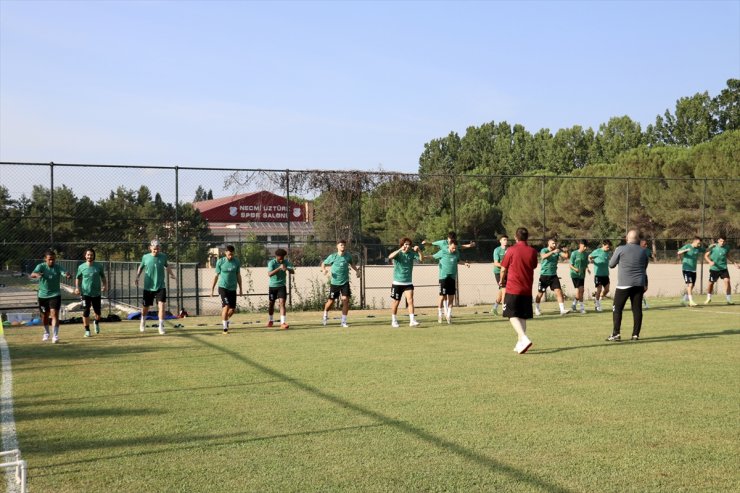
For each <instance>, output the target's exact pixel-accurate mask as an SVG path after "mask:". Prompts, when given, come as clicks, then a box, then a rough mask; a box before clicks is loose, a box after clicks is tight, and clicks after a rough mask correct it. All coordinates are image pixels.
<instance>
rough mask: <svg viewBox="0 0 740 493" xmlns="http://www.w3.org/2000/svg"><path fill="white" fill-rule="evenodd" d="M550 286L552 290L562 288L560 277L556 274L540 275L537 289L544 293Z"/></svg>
mask: <svg viewBox="0 0 740 493" xmlns="http://www.w3.org/2000/svg"><path fill="white" fill-rule="evenodd" d="M547 288H550V289H551V290H552V291H555V290H556V289H562V288H561V287H560V278H559V277H558V276H540V280H539V282H538V283H537V291H539V292H540V293H544V292H545V291H547Z"/></svg>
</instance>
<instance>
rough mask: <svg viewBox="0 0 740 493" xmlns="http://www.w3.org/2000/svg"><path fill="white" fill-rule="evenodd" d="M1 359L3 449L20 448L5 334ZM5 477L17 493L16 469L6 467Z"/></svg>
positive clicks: (10, 491)
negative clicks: (16, 430) (16, 432)
mask: <svg viewBox="0 0 740 493" xmlns="http://www.w3.org/2000/svg"><path fill="white" fill-rule="evenodd" d="M0 360H1V361H2V385H0V400H1V401H0V424H1V425H2V435H3V450H13V449H17V448H18V439H17V438H16V435H15V418H14V417H13V372H12V368H11V367H10V351H8V343H7V342H5V336H2V335H0ZM5 477H6V478H7V483H8V489H7V491H8V493H17V492H18V491H19V489H18V483H16V481H15V469H14V468H12V467H9V468H7V469H6V472H5Z"/></svg>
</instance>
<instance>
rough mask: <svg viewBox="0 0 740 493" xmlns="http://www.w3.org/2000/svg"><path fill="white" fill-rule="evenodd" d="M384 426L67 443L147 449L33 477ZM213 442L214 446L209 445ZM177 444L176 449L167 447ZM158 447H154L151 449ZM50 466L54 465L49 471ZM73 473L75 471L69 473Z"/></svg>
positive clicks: (79, 446)
mask: <svg viewBox="0 0 740 493" xmlns="http://www.w3.org/2000/svg"><path fill="white" fill-rule="evenodd" d="M382 426H383V425H382V424H369V425H358V426H343V427H339V428H327V429H324V430H313V431H298V432H295V433H282V434H278V435H267V436H260V437H255V436H254V435H253V434H252V433H249V432H238V433H223V434H218V435H190V436H185V435H183V434H182V433H177V434H171V435H155V436H149V437H136V438H125V439H120V440H87V441H79V442H68V441H67V442H65V443H64V451H68V450H96V449H106V448H126V449H130V448H131V447H141V448H144V449H146V450H139V451H135V452H132V451H130V450H127V451H126V452H124V453H120V454H111V455H95V457H91V458H89V459H80V460H73V461H65V462H53V463H50V464H49V465H48V466H44V467H43V468H39V469H38V470H35V471H34V468H31V470H32V471H34V474H33V475H34V477H42V476H51V475H56V474H58V472H55V471H54V469H53V468H56V467H62V466H71V465H75V464H85V463H97V462H98V461H101V460H115V459H123V458H131V457H143V456H147V455H159V454H161V453H163V452H181V451H183V450H188V449H194V450H201V449H203V448H204V447H225V446H230V445H236V444H243V443H250V442H263V441H267V440H279V439H281V438H293V437H303V436H312V435H325V434H328V433H341V432H344V431H355V430H364V429H371V428H380V427H382ZM208 442H213V443H208ZM168 445H175V446H172V447H170V446H168ZM152 447H155V448H152ZM49 466H52V468H50V467H49ZM70 472H73V471H70Z"/></svg>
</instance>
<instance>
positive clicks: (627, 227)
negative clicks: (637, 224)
mask: <svg viewBox="0 0 740 493" xmlns="http://www.w3.org/2000/svg"><path fill="white" fill-rule="evenodd" d="M625 210H626V217H625V218H624V219H625V221H624V235H625V236H627V233H628V232H629V230H630V179H629V178H627V200H626V203H625Z"/></svg>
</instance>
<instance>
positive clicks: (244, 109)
mask: <svg viewBox="0 0 740 493" xmlns="http://www.w3.org/2000/svg"><path fill="white" fill-rule="evenodd" d="M0 33H1V34H0V161H38V162H49V161H55V162H65V163H108V164H114V163H115V164H147V165H175V164H177V165H180V166H219V167H250V168H275V169H285V168H291V169H306V168H329V169H343V168H344V169H377V168H378V166H382V167H383V169H386V170H392V171H403V172H415V171H416V170H417V169H418V158H419V155H420V154H421V152H422V150H423V147H424V143H425V142H428V141H429V140H431V139H433V138H436V137H442V136H445V135H447V134H448V133H449V132H450V131H456V132H459V133H460V134H461V135H462V134H464V132H465V129H466V128H467V127H468V126H471V125H480V124H482V123H485V122H489V121H496V122H498V121H502V120H506V121H508V122H509V123H512V124H513V123H521V124H523V125H525V126H526V127H527V129H528V130H530V131H531V132H535V131H537V130H538V129H540V128H542V127H546V128H549V129H551V130H552V131H553V132H554V131H555V130H557V129H559V128H562V127H570V126H572V125H575V124H580V125H583V126H591V127H594V128H597V127H598V125H599V124H600V123H603V122H606V121H607V120H608V119H609V118H610V117H612V116H620V115H625V114H626V115H629V116H630V117H632V118H633V119H635V120H637V121H639V122H640V123H641V124H642V125H643V128H644V127H645V126H646V125H647V124H648V123H652V122H654V120H655V116H656V115H657V114H662V113H663V112H664V111H665V110H666V109H668V108H670V109H671V110H672V109H673V108H674V105H675V102H676V100H677V99H678V98H679V97H682V96H690V95H693V94H694V93H696V92H703V91H709V93H710V95H712V96H714V95H716V94H718V93H719V91H720V90H721V89H722V88H724V87H725V85H726V80H727V79H728V78H739V77H740V1H719V2H717V1H702V2H699V1H696V2H693V1H683V2H671V1H661V2H638V1H619V2H599V1H593V2H587V1H580V2H555V1H552V2H536V1H523V2H426V1H416V2H379V1H378V2H339V1H334V2H309V1H302V2H239V1H229V2H196V1H190V2H186V1H167V2H148V1H134V2H113V1H104V2H103V1H101V2H93V1H84V2H69V1H60V0H56V1H33V0H24V1H16V0H11V1H9V0H0Z"/></svg>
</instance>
